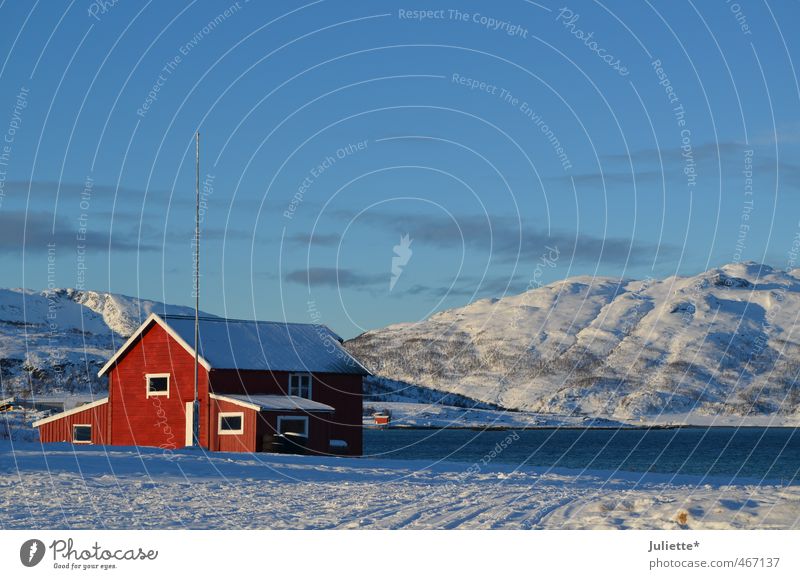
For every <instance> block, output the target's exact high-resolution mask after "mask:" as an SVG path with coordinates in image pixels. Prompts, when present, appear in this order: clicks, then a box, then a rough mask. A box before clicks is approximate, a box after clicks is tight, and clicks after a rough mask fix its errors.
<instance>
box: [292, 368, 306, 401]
mask: <svg viewBox="0 0 800 579" xmlns="http://www.w3.org/2000/svg"><path fill="white" fill-rule="evenodd" d="M289 396H299V397H300V398H308V399H309V400H311V374H289Z"/></svg>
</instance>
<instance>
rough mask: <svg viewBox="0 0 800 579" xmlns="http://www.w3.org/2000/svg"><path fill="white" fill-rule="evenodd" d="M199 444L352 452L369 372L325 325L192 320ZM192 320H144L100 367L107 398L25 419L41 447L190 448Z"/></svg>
mask: <svg viewBox="0 0 800 579" xmlns="http://www.w3.org/2000/svg"><path fill="white" fill-rule="evenodd" d="M199 330H200V340H199V347H198V350H199V351H198V361H199V376H198V399H199V403H200V411H199V425H200V429H199V430H200V432H199V443H200V445H201V446H203V447H205V448H207V449H209V450H227V451H238V452H259V451H285V452H313V453H335V454H348V455H360V454H361V453H362V432H361V429H362V426H361V414H362V393H361V384H362V379H363V377H364V376H365V375H368V374H369V372H368V371H367V370H366V369H365V368H364V367H363V366H362V365H361V364H360V363H359V362H358V361H357V360H355V359H354V358H353V357H352V356H351V355H350V354H349V353H348V352H347V351H346V350H345V349H344V347H343V346H342V343H341V342H342V340H341V338H339V337H338V336H337V335H336V334H334V333H333V332H332V331H331V330H329V329H328V328H327V327H325V326H321V325H316V324H287V323H281V322H255V321H247V320H231V319H226V318H212V317H202V318H200V323H199ZM193 343H194V317H192V316H175V315H165V316H158V315H156V314H152V315H150V317H148V318H147V320H145V322H144V323H143V324H142V325H141V326H140V327H139V328H138V329H137V330H136V331H135V332H134V333H133V335H132V336H131V337H130V338H129V339H128V341H127V342H126V343H125V344H123V346H122V347H121V348H120V349H119V350H118V351H117V352H116V354H114V356H113V357H112V358H111V359H110V360H109V361H108V363H107V364H106V365H105V366H103V368H102V369H101V370H100V372H99V376H106V377H107V379H108V396H107V397H106V398H102V399H99V400H96V401H94V402H92V403H91V404H87V405H84V406H80V407H78V408H75V409H73V410H69V411H66V412H61V413H59V414H55V415H53V416H49V417H47V418H45V419H43V420H39V421H37V422H35V423H34V426H36V427H38V428H39V435H40V438H41V440H42V442H74V443H76V444H108V445H125V446H129V445H137V446H156V447H161V448H164V449H175V448H181V447H183V446H189V445H191V443H192V423H193V416H192V414H193V410H192V407H193V400H194V358H195V352H194V349H193V347H192V345H191V344H193Z"/></svg>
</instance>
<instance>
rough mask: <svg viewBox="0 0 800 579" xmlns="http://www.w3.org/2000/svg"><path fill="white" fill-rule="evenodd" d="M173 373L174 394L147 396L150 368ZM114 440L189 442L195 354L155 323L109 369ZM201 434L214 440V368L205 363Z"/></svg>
mask: <svg viewBox="0 0 800 579" xmlns="http://www.w3.org/2000/svg"><path fill="white" fill-rule="evenodd" d="M159 373H168V374H169V375H170V378H169V396H151V397H150V398H148V397H147V384H146V382H145V374H159ZM108 379H109V386H108V395H109V400H110V405H111V444H115V445H137V446H157V447H161V448H164V449H175V448H181V447H183V446H184V445H185V444H184V443H185V441H186V430H185V428H186V406H185V404H186V402H191V401H192V400H193V399H194V356H192V355H191V354H189V352H187V351H186V350H185V349H184V348H183V347H182V346H181V345H180V344H178V343H177V342H176V341H175V340H174V339H173V338H172V337H171V336H170V335H169V334H168V333H167V332H166V331H165V330H164V329H163V328H162V327H161V326H160V325H159V324H157V323H153V324H151V325H150V327H149V328H147V329H146V330H145V331H144V333H143V334H142V336H141V337H140V339H139V340H137V342H136V343H135V344H133V345H132V346H131V347H130V349H129V350H128V351H127V352H126V353H125V354H124V355H122V356H121V357H120V358H119V361H118V363H117V364H116V365H115V366H114V367H113V368H112V369H111V370H110V371H109V372H108ZM198 391H199V394H198V396H199V399H200V440H201V442H202V443H203V445H207V444H208V405H207V392H208V372H207V371H206V369H205V368H203V367H202V366H200V369H199V376H198Z"/></svg>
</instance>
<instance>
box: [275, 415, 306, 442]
mask: <svg viewBox="0 0 800 579" xmlns="http://www.w3.org/2000/svg"><path fill="white" fill-rule="evenodd" d="M278 434H294V435H295V436H303V437H305V438H308V416H278Z"/></svg>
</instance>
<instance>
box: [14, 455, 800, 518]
mask: <svg viewBox="0 0 800 579" xmlns="http://www.w3.org/2000/svg"><path fill="white" fill-rule="evenodd" d="M684 516H685V523H684V524H681V521H683V520H684V519H683V517H684ZM682 527H683V528H691V529H698V528H757V529H764V528H781V529H786V528H800V486H790V487H781V486H778V485H760V486H759V485H755V484H748V483H747V482H746V481H742V483H741V484H737V485H725V486H722V485H715V484H702V485H701V484H699V482H698V480H697V479H694V478H690V477H666V476H664V475H652V474H651V475H636V474H619V473H618V474H615V475H613V476H611V475H608V474H604V473H584V474H582V475H579V474H578V473H575V472H569V471H563V470H559V471H552V470H546V469H538V470H531V469H525V470H521V471H518V472H517V471H514V469H512V468H510V467H498V468H494V467H492V466H491V465H488V466H482V465H472V466H470V465H462V464H453V463H440V464H435V465H431V464H430V463H428V462H423V461H390V460H374V459H350V458H319V457H300V456H286V455H284V456H281V455H267V454H258V455H249V454H229V453H215V454H213V455H204V454H203V453H201V452H199V451H191V450H188V451H179V452H175V453H164V452H162V451H160V450H158V449H144V448H141V449H135V448H120V447H114V448H110V447H109V448H103V447H90V446H84V447H74V448H73V447H72V446H71V445H69V444H58V445H48V446H47V448H46V452H42V447H41V446H40V445H39V444H37V443H30V442H23V443H17V442H14V443H12V442H10V441H0V528H3V529H28V528H111V529H116V528H134V529H140V528H142V529H170V528H200V529H205V528H228V529H231V528H236V529H238V528H291V529H305V528H316V529H319V528H323V529H327V528H389V529H403V528H414V529H454V528H481V529H525V528H553V529H560V528H614V529H621V528H645V529H662V528H663V529H677V528H682Z"/></svg>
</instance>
